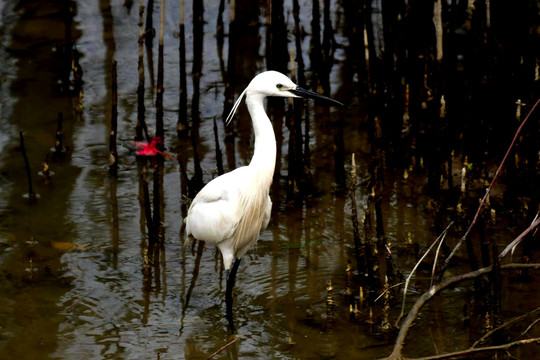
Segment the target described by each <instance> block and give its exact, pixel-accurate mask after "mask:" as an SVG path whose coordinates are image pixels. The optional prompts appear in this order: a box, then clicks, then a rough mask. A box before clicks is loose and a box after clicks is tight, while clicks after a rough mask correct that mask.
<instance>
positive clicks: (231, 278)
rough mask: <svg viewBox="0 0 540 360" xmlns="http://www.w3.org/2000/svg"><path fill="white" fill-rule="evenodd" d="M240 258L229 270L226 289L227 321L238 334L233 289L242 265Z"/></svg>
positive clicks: (233, 331)
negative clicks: (234, 316)
mask: <svg viewBox="0 0 540 360" xmlns="http://www.w3.org/2000/svg"><path fill="white" fill-rule="evenodd" d="M240 260H241V259H236V260H235V261H234V264H233V266H232V268H231V269H230V270H227V288H226V290H225V306H226V308H227V321H228V322H229V328H230V329H231V332H232V333H233V334H236V328H235V327H234V319H233V311H232V307H233V297H232V291H233V288H234V284H235V282H236V272H237V271H238V267H239V266H240Z"/></svg>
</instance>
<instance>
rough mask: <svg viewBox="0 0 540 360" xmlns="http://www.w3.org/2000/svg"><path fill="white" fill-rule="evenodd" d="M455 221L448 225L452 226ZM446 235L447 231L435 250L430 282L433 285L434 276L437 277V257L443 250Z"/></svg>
mask: <svg viewBox="0 0 540 360" xmlns="http://www.w3.org/2000/svg"><path fill="white" fill-rule="evenodd" d="M453 223H454V222H453V221H452V222H451V223H450V225H448V227H450V226H452V224H453ZM445 237H446V232H445V236H444V237H443V238H442V239H441V241H439V245H438V246H437V250H435V259H433V267H432V268H431V281H430V283H429V286H433V278H434V277H435V268H436V267H437V259H438V258H439V251H441V246H442V244H443V242H444V239H445Z"/></svg>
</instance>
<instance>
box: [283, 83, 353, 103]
mask: <svg viewBox="0 0 540 360" xmlns="http://www.w3.org/2000/svg"><path fill="white" fill-rule="evenodd" d="M289 92H291V93H293V94H294V95H297V96H300V97H303V98H306V99H314V100H321V101H325V102H327V103H329V104H333V105H338V106H341V107H343V106H345V105H343V104H342V103H340V102H339V101H337V100H334V99H331V98H329V97H327V96H324V95H321V94H318V93H316V92H313V91H309V90H306V89H303V88H301V87H296V89H290V90H289Z"/></svg>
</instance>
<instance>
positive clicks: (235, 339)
mask: <svg viewBox="0 0 540 360" xmlns="http://www.w3.org/2000/svg"><path fill="white" fill-rule="evenodd" d="M238 339H239V337H237V336H235V337H234V339H232V340H231V341H229V342H228V343H227V344H225V345H223V346H222V347H220V348H219V349H218V350H217V351H216V352H215V353H213V354H212V355H210V357H209V358H208V359H206V360H210V359H213V358H214V356H216V355H217V354H219V353H220V352H222V351H223V350H225V349H226V348H228V347H229V346H231V345H232V344H234V343H235V342H237V341H238Z"/></svg>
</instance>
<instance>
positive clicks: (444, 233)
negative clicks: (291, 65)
mask: <svg viewBox="0 0 540 360" xmlns="http://www.w3.org/2000/svg"><path fill="white" fill-rule="evenodd" d="M453 224H454V223H453V222H451V223H450V224H449V225H448V226H447V227H446V229H444V231H443V232H442V234H441V235H439V237H438V238H437V239H436V240H435V241H434V242H433V244H431V246H430V247H429V248H428V249H427V250H426V252H425V253H424V255H423V256H422V257H421V258H420V260H418V262H417V263H416V265H414V267H413V269H412V270H411V272H410V274H409V276H407V279H406V280H405V287H404V288H403V303H402V305H401V313H400V314H399V316H398V318H397V320H396V322H395V325H396V326H398V324H399V322H400V321H401V319H402V318H403V315H404V312H405V299H406V297H407V289H408V287H409V281H411V278H412V276H413V275H414V272H415V271H416V268H418V266H419V265H420V264H421V263H422V260H424V258H425V257H426V256H427V254H429V252H430V251H431V249H432V248H433V246H435V244H437V242H439V241H441V242H442V241H443V240H444V238H445V237H446V233H447V232H448V230H449V229H450V226H452V225H453Z"/></svg>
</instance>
